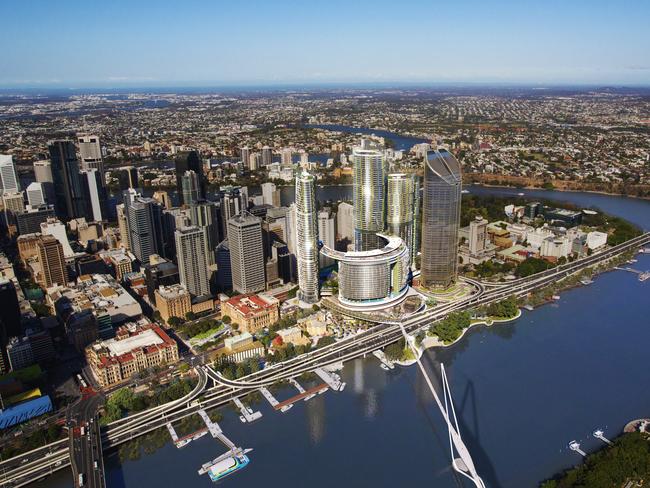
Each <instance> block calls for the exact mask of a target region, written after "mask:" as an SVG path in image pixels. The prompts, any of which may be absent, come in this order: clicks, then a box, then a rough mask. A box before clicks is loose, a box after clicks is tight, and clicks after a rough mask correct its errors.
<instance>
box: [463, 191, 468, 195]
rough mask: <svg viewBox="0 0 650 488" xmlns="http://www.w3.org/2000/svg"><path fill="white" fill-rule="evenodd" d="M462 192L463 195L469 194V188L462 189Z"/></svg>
mask: <svg viewBox="0 0 650 488" xmlns="http://www.w3.org/2000/svg"><path fill="white" fill-rule="evenodd" d="M461 193H462V194H463V195H467V194H468V193H469V190H462V191H461Z"/></svg>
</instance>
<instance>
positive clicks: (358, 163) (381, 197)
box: [352, 139, 385, 251]
mask: <svg viewBox="0 0 650 488" xmlns="http://www.w3.org/2000/svg"><path fill="white" fill-rule="evenodd" d="M352 161H353V165H354V181H353V185H354V186H353V205H354V248H355V250H357V251H369V250H372V249H377V247H378V246H379V244H380V242H379V240H378V238H377V233H378V232H383V230H384V205H385V190H384V186H385V164H384V155H383V153H382V151H381V150H379V148H378V147H377V146H375V145H373V144H372V143H371V142H370V141H368V140H365V139H362V141H361V145H360V146H358V147H355V148H353V150H352Z"/></svg>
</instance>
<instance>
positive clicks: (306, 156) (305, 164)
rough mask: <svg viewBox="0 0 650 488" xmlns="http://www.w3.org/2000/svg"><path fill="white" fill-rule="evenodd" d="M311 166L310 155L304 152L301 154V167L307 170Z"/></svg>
mask: <svg viewBox="0 0 650 488" xmlns="http://www.w3.org/2000/svg"><path fill="white" fill-rule="evenodd" d="M308 166H309V153H308V152H306V151H302V152H301V153H300V167H301V168H307V167H308Z"/></svg>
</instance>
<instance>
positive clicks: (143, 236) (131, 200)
mask: <svg viewBox="0 0 650 488" xmlns="http://www.w3.org/2000/svg"><path fill="white" fill-rule="evenodd" d="M124 209H125V215H126V225H127V230H128V233H127V236H128V242H129V249H130V250H131V252H133V254H135V256H136V257H137V258H138V260H139V261H140V263H141V264H148V263H149V256H151V255H152V254H162V249H163V238H162V207H161V205H160V204H159V203H158V202H157V201H156V200H154V199H153V198H143V197H141V196H140V194H139V193H137V192H136V191H135V190H127V191H125V192H124Z"/></svg>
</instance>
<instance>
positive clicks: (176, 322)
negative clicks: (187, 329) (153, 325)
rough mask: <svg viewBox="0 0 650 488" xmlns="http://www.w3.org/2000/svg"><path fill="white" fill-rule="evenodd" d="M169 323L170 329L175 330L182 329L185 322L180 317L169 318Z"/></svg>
mask: <svg viewBox="0 0 650 488" xmlns="http://www.w3.org/2000/svg"><path fill="white" fill-rule="evenodd" d="M167 323H168V324H169V326H170V327H172V328H174V329H175V328H176V327H180V326H181V325H183V324H184V323H185V321H184V320H183V319H182V318H180V317H169V319H168V320H167Z"/></svg>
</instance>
